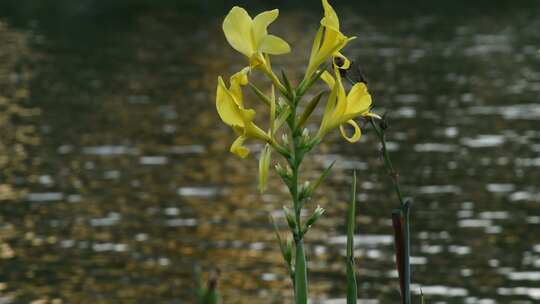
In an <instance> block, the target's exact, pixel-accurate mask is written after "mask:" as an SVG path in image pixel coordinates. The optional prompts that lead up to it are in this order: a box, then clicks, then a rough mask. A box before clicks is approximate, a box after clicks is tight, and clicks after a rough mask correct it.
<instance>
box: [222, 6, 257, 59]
mask: <svg viewBox="0 0 540 304" xmlns="http://www.w3.org/2000/svg"><path fill="white" fill-rule="evenodd" d="M252 23H253V21H252V20H251V17H250V16H249V14H248V13H247V12H246V10H245V9H243V8H241V7H238V6H235V7H233V8H232V9H231V11H230V12H229V14H227V16H226V17H225V20H223V33H225V38H226V39H227V41H228V42H229V44H230V45H231V46H232V47H233V48H234V49H235V50H237V51H238V52H240V53H242V54H244V55H246V56H248V57H251V55H252V54H253V53H254V52H255V46H254V43H253V39H252V34H251V26H252Z"/></svg>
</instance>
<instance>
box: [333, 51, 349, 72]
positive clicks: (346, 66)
mask: <svg viewBox="0 0 540 304" xmlns="http://www.w3.org/2000/svg"><path fill="white" fill-rule="evenodd" d="M334 57H338V58H341V59H343V64H342V65H341V66H338V68H340V69H345V70H347V69H348V68H349V67H351V61H350V60H349V58H347V57H345V56H344V55H343V54H341V53H340V52H336V53H335V54H334Z"/></svg>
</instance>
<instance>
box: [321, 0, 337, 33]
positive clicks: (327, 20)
mask: <svg viewBox="0 0 540 304" xmlns="http://www.w3.org/2000/svg"><path fill="white" fill-rule="evenodd" d="M322 5H323V9H324V18H323V19H322V20H321V24H322V25H323V26H326V27H329V28H332V29H334V30H336V31H339V19H338V16H337V14H336V11H334V8H333V7H332V6H331V5H330V4H329V3H328V0H322Z"/></svg>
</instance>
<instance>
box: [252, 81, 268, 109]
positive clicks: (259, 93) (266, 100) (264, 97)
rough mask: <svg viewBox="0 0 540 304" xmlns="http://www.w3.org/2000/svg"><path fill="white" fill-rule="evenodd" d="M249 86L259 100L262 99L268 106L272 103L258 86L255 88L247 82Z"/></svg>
mask: <svg viewBox="0 0 540 304" xmlns="http://www.w3.org/2000/svg"><path fill="white" fill-rule="evenodd" d="M249 87H250V88H251V90H252V91H253V92H254V93H255V95H257V97H259V99H260V100H262V101H264V103H265V104H266V105H267V106H270V105H271V104H272V101H271V100H270V98H268V96H266V95H265V94H264V93H263V92H262V91H261V90H259V88H257V87H256V86H255V85H253V84H252V83H251V82H250V83H249Z"/></svg>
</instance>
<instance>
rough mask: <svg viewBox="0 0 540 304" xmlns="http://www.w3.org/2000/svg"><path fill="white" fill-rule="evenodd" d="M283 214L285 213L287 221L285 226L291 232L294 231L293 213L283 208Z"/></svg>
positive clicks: (294, 220)
mask: <svg viewBox="0 0 540 304" xmlns="http://www.w3.org/2000/svg"><path fill="white" fill-rule="evenodd" d="M283 212H284V213H285V219H287V224H289V228H291V230H292V231H295V230H296V219H295V218H294V213H293V211H292V210H291V209H289V208H287V207H285V206H283Z"/></svg>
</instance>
